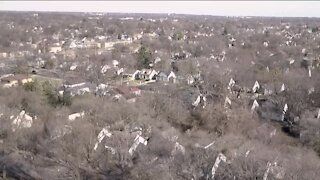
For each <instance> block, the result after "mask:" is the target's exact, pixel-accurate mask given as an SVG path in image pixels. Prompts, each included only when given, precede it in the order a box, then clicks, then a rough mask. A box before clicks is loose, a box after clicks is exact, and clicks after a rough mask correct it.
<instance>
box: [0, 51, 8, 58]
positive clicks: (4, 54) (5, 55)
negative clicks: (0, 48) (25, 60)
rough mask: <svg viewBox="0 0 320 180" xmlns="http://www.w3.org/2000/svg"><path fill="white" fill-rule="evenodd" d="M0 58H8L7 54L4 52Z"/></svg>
mask: <svg viewBox="0 0 320 180" xmlns="http://www.w3.org/2000/svg"><path fill="white" fill-rule="evenodd" d="M0 57H1V58H6V57H8V53H5V52H3V53H0Z"/></svg>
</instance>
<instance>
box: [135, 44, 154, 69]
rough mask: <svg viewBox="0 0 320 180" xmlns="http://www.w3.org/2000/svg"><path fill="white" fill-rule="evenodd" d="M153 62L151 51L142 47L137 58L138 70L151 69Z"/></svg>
mask: <svg viewBox="0 0 320 180" xmlns="http://www.w3.org/2000/svg"><path fill="white" fill-rule="evenodd" d="M151 60H152V53H151V51H150V50H149V49H148V48H147V47H145V46H141V47H140V49H139V51H138V56H137V67H138V68H149V67H150V66H149V65H150V63H151Z"/></svg>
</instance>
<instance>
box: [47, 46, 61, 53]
mask: <svg viewBox="0 0 320 180" xmlns="http://www.w3.org/2000/svg"><path fill="white" fill-rule="evenodd" d="M61 51H62V47H61V46H57V47H50V48H49V52H50V53H54V54H56V53H58V52H61Z"/></svg>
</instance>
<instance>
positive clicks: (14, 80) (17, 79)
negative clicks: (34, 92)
mask: <svg viewBox="0 0 320 180" xmlns="http://www.w3.org/2000/svg"><path fill="white" fill-rule="evenodd" d="M32 81H33V80H32V78H31V77H29V76H27V75H22V74H18V75H13V76H8V77H4V78H1V84H2V87H4V88H10V87H13V86H18V85H23V84H25V83H28V82H32Z"/></svg>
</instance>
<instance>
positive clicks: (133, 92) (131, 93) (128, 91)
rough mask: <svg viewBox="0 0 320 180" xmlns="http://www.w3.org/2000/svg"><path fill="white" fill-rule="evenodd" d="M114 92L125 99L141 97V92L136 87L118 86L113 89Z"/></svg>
mask: <svg viewBox="0 0 320 180" xmlns="http://www.w3.org/2000/svg"><path fill="white" fill-rule="evenodd" d="M115 91H116V92H118V93H120V94H121V95H122V96H124V97H125V98H126V99H131V98H133V97H135V96H140V95H141V90H140V89H139V88H137V87H132V86H125V85H123V86H119V87H117V88H116V89H115Z"/></svg>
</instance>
